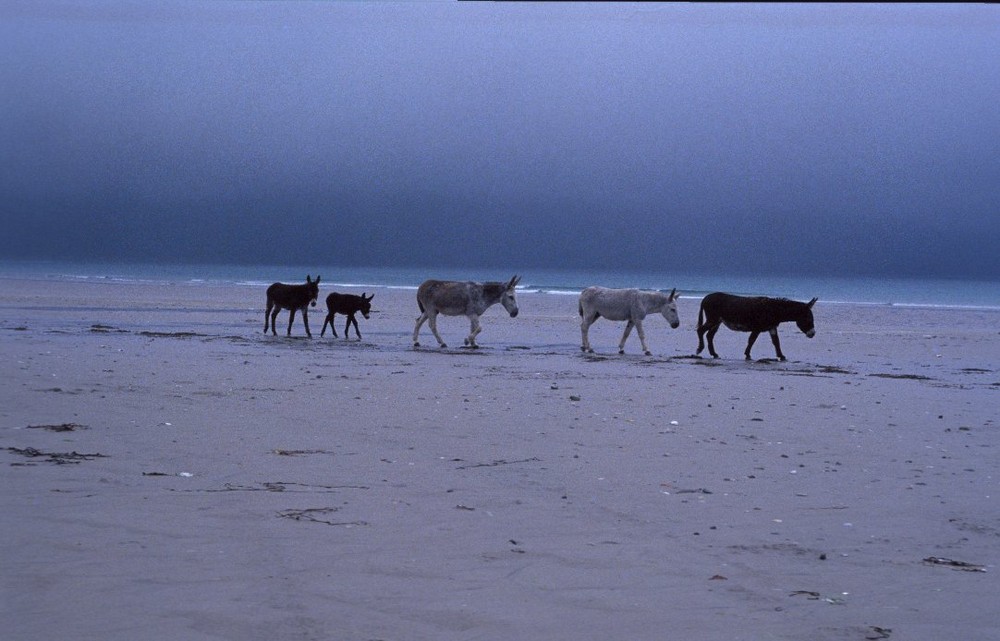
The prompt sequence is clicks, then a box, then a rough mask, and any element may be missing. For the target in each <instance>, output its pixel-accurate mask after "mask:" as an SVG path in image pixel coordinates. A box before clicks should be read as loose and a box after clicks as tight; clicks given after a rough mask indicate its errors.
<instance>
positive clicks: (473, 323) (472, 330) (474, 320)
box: [465, 314, 483, 347]
mask: <svg viewBox="0 0 1000 641" xmlns="http://www.w3.org/2000/svg"><path fill="white" fill-rule="evenodd" d="M481 331H483V326H482V325H480V324H479V316H478V315H477V314H473V315H472V316H469V336H468V338H466V339H465V344H466V345H468V346H469V347H479V345H476V336H478V335H479V332H481Z"/></svg>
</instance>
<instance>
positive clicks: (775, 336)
mask: <svg viewBox="0 0 1000 641" xmlns="http://www.w3.org/2000/svg"><path fill="white" fill-rule="evenodd" d="M769 331H770V333H771V342H772V343H774V353H775V354H777V355H778V360H779V361H783V360H785V355H784V354H782V353H781V341H779V340H778V328H777V327H775V328H774V329H772V330H769Z"/></svg>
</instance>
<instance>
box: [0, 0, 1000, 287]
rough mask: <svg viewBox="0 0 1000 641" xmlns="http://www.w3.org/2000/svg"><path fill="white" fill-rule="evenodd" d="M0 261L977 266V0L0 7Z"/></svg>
mask: <svg viewBox="0 0 1000 641" xmlns="http://www.w3.org/2000/svg"><path fill="white" fill-rule="evenodd" d="M0 61H2V64H0V258H2V259H7V260H11V259H14V260H21V259H44V260H72V261H86V260H94V261H101V262H106V261H122V262H182V263H183V262H191V263H259V264H269V265H274V264H294V265H303V264H317V265H344V266H400V267H405V266H431V267H433V266H438V267H448V268H455V267H463V266H469V267H477V268H478V267H496V268H502V269H503V270H505V271H509V270H514V271H517V270H523V269H528V268H532V267H536V268H543V267H544V268H556V269H558V268H572V269H623V270H628V269H632V270H643V271H659V272H663V271H668V272H675V273H708V274H711V273H719V272H724V273H752V274H784V275H799V274H801V275H831V276H873V277H882V276H885V277H900V276H904V277H905V276H911V277H944V278H971V279H981V280H1000V250H998V247H1000V107H998V105H1000V7H996V6H989V5H978V4H966V5H962V4H959V5H905V4H893V5H888V4H861V5H815V4H801V5H796V4H792V5H784V4H782V5H770V4H745V5H715V4H688V3H661V4H657V3H651V4H620V3H612V4H601V3H579V4H576V3H569V4H563V3H553V4H549V3H450V2H433V3H430V2H423V3H422V2H416V3H350V2H348V3H340V2H336V3H335V2H321V1H313V2H219V1H213V2H208V1H207V0H206V1H198V2H177V1H171V0H165V1H161V2H155V3H154V2H147V1H145V0H142V1H138V2H126V1H121V0H116V1H109V0H94V1H87V2H84V1H79V2H71V1H49V0H6V1H5V2H3V3H0Z"/></svg>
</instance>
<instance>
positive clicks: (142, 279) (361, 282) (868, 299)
mask: <svg viewBox="0 0 1000 641" xmlns="http://www.w3.org/2000/svg"><path fill="white" fill-rule="evenodd" d="M508 272H511V273H510V274H508ZM514 272H517V273H519V274H521V275H523V280H522V283H521V285H520V286H519V288H518V291H519V292H523V293H546V294H553V295H565V296H575V295H577V294H579V292H580V291H581V290H582V289H583V288H584V287H587V286H589V285H594V284H600V285H604V286H607V287H637V288H639V289H663V290H667V291H669V290H670V289H672V288H674V287H676V288H677V290H678V292H679V294H680V296H681V298H701V297H703V296H704V295H705V294H707V293H709V292H712V291H727V292H730V293H736V294H744V295H766V296H782V297H787V298H801V299H803V300H806V299H808V298H811V297H812V296H817V297H818V298H819V299H820V301H821V302H823V303H833V304H850V305H866V306H868V305H891V306H915V307H929V308H944V309H971V310H1000V283H994V282H988V281H979V280H950V279H916V278H913V279H907V278H884V279H877V278H868V277H863V278H862V277H855V278H850V277H814V276H802V277H789V276H766V275H765V276H734V275H731V274H719V275H715V276H712V275H703V274H696V275H692V274H683V273H666V272H665V273H652V272H631V271H627V270H621V271H616V270H573V269H566V270H552V269H526V270H520V269H507V270H500V269H484V268H470V269H468V270H460V269H454V268H434V267H426V268H413V267H406V268H393V267H336V266H322V265H321V266H318V267H317V266H315V265H313V266H308V267H303V266H268V265H253V266H246V265H189V264H177V265H156V264H125V263H75V262H54V261H0V280H11V279H15V280H16V279H24V280H42V281H65V282H90V283H149V284H156V283H170V284H172V285H189V286H194V287H209V286H234V285H235V286H248V287H266V286H267V285H270V284H271V283H272V282H275V281H276V280H281V281H283V282H295V280H296V278H298V279H304V278H305V276H306V274H312V275H314V276H315V275H324V278H323V283H322V286H321V290H323V291H325V292H328V291H331V290H333V289H335V288H342V289H343V288H347V289H359V290H363V289H365V288H368V289H373V288H386V289H399V290H404V291H414V290H416V288H417V287H418V286H419V284H420V283H421V282H422V281H423V280H424V279H426V278H440V279H453V280H480V281H485V280H496V279H503V278H509V277H510V276H511V275H513V273H514ZM299 274H301V275H299Z"/></svg>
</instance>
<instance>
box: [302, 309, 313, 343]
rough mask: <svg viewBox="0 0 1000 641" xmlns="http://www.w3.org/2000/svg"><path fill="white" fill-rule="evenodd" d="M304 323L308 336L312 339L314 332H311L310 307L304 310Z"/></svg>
mask: <svg viewBox="0 0 1000 641" xmlns="http://www.w3.org/2000/svg"><path fill="white" fill-rule="evenodd" d="M302 323H303V324H304V325H305V326H306V336H308V337H309V338H312V337H313V335H312V332H310V331H309V306H308V305H307V306H305V307H303V308H302Z"/></svg>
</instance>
